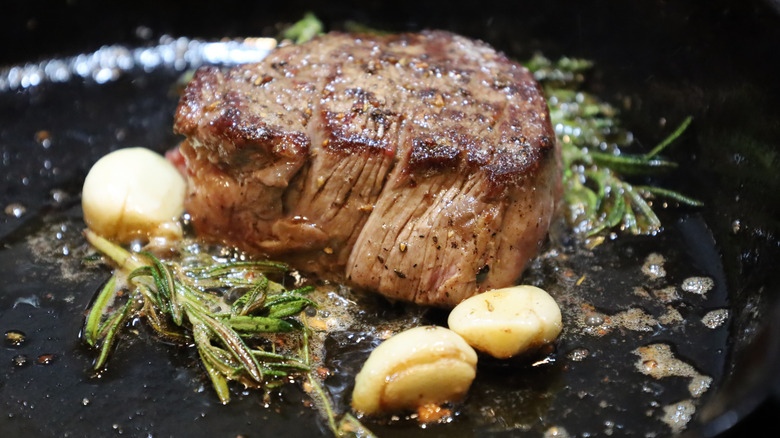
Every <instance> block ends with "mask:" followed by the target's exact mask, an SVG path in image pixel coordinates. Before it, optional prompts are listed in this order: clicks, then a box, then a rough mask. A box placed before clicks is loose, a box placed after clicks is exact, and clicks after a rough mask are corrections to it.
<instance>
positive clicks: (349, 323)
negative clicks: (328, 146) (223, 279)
mask: <svg viewBox="0 0 780 438" xmlns="http://www.w3.org/2000/svg"><path fill="white" fill-rule="evenodd" d="M71 227H72V225H71V224H69V223H68V221H67V220H65V221H62V222H58V221H54V222H52V223H50V224H48V225H45V226H43V227H42V228H41V230H40V232H39V233H37V234H35V235H33V236H32V237H31V238H30V239H28V245H30V247H32V248H35V252H36V254H37V258H38V261H39V262H45V261H47V260H49V261H57V265H58V266H59V267H60V271H61V275H62V278H63V279H66V280H67V281H70V282H76V281H79V280H82V279H83V278H81V277H80V276H79V275H77V271H78V270H77V269H74V266H73V263H74V262H75V260H74V258H75V257H68V256H63V255H62V251H61V247H62V246H63V245H69V246H70V247H72V248H77V249H79V250H78V251H76V253H78V254H79V257H82V258H83V257H84V256H85V255H86V254H88V252H87V251H85V250H86V248H84V247H83V243H80V239H81V237H80V233H77V232H70V231H68V232H65V233H64V234H63V231H62V230H71ZM562 229H563V228H562V227H557V228H554V230H553V234H552V237H551V239H550V243H549V245H548V247H546V248H545V250H544V251H543V252H542V253H541V254H540V255H539V257H537V258H536V259H535V260H534V261H533V262H532V263H531V264H530V266H529V268H528V269H527V271H526V272H525V274H524V275H523V277H522V279H521V281H520V283H523V284H532V285H535V286H538V287H541V288H543V289H545V290H547V291H548V292H549V293H550V294H551V295H552V296H553V297H554V298H555V300H556V302H557V303H558V304H559V306H560V307H561V310H562V313H563V322H564V329H563V332H562V334H561V336H560V338H559V340H558V342H557V344H556V345H555V346H554V347H551V348H547V349H542V350H540V351H538V352H536V353H535V354H531V355H527V356H523V357H519V358H514V359H510V360H497V359H492V358H489V357H486V356H484V355H481V356H480V361H479V365H478V373H477V378H476V380H475V382H474V384H473V385H472V388H471V389H470V391H469V394H468V396H467V398H466V400H465V401H464V402H462V403H458V404H454V405H452V406H447V407H448V408H449V409H451V412H452V414H451V415H450V416H447V417H445V418H444V419H442V420H440V422H439V423H437V424H428V425H424V424H423V425H421V424H420V423H419V421H418V419H417V418H416V414H414V413H398V414H397V415H393V416H387V417H382V418H363V419H362V421H363V422H364V423H365V424H366V425H367V426H368V427H369V428H370V429H372V430H374V431H375V432H377V433H378V434H379V435H381V436H384V435H387V434H389V435H393V434H396V433H398V432H400V431H403V433H404V434H412V435H416V434H419V435H420V436H443V435H451V434H452V433H451V431H452V429H451V428H452V427H457V428H458V432H457V433H455V435H458V436H468V435H471V434H472V433H476V432H477V431H488V432H491V431H492V432H496V433H498V432H500V431H507V430H510V431H514V432H518V433H520V432H528V433H529V434H532V435H534V434H541V433H546V434H548V435H550V434H553V433H569V434H578V433H579V432H580V431H582V430H588V431H590V432H592V433H595V432H609V433H613V432H614V433H617V432H616V431H620V433H621V434H622V433H626V434H630V433H642V432H646V431H647V430H650V431H658V433H660V434H661V435H664V434H667V433H671V432H675V431H681V430H684V429H685V427H686V424H687V422H688V421H689V420H690V419H691V418H692V417H693V416H695V411H696V408H697V407H698V406H700V405H701V404H702V403H703V402H704V401H705V400H706V399H707V398H708V396H709V393H710V388H711V387H713V386H717V384H718V382H719V380H720V378H721V372H722V371H721V370H722V369H723V366H724V361H725V354H726V351H725V340H726V336H727V326H728V324H727V321H728V314H729V313H728V310H729V309H728V306H727V301H726V294H725V284H724V281H723V276H722V272H721V268H720V266H719V265H717V264H715V265H712V264H708V263H706V261H707V260H717V258H713V257H712V256H713V254H714V253H715V252H716V250H715V248H714V246H713V245H712V243H711V241H709V242H710V243H708V241H707V239H706V237H707V236H708V232H707V229H706V226H705V224H704V223H703V222H702V221H701V220H700V219H698V218H697V217H695V216H693V217H684V218H681V219H678V220H677V221H676V222H674V221H673V220H672V221H671V223H670V225H668V226H667V228H666V229H665V230H664V231H663V232H662V233H660V234H658V235H657V236H653V237H631V236H621V237H618V238H616V239H614V240H610V239H607V240H606V241H605V242H604V243H602V244H601V245H598V246H596V247H595V248H593V249H586V248H585V247H584V246H582V245H581V244H579V243H577V241H576V239H574V238H573V237H572V236H571V235H567V234H566V232H565V231H561V230H562ZM52 236H54V238H51V237H52ZM695 236H699V237H702V236H703V237H705V238H704V239H701V238H699V239H698V240H697V241H696V242H691V241H690V239H692V238H694V237H695ZM58 237H62V238H58ZM46 242H48V244H47V243H46ZM693 249H695V250H696V251H697V252H694V250H693ZM190 250H192V248H190ZM702 250H703V251H705V253H704V254H702V253H700V251H702ZM212 252H213V253H214V255H217V256H219V255H221V256H224V255H225V254H227V253H226V252H225V251H224V250H212ZM228 253H229V252H228ZM232 255H235V254H232ZM76 264H77V265H78V264H80V261H79V262H78V263H76ZM82 273H84V274H82V275H91V276H97V275H99V271H96V270H92V269H90V270H87V271H84V270H83V265H82ZM285 281H287V283H288V284H287V285H288V287H293V286H298V285H300V284H302V283H305V282H307V281H308V282H310V283H314V284H316V286H317V287H316V289H315V291H314V292H312V294H311V296H310V297H311V298H312V299H313V300H314V301H315V302H317V303H318V308H317V309H309V310H308V311H307V312H306V313H305V318H306V322H307V324H308V325H309V326H310V327H311V328H312V333H313V334H312V336H311V338H310V347H311V351H312V365H313V369H314V370H315V376H317V377H318V378H320V379H321V380H322V382H323V383H324V385H325V387H326V388H327V390H328V391H329V393H330V395H331V397H332V403H333V407H334V408H335V410H336V411H337V412H348V411H349V409H350V405H349V404H350V399H351V391H352V388H353V385H354V377H355V375H356V374H357V372H358V371H359V370H360V368H361V366H362V364H363V362H364V361H365V360H366V358H367V357H368V355H369V354H370V352H371V351H372V350H373V349H374V348H375V347H376V346H377V345H379V343H381V342H382V341H383V340H385V339H387V338H388V337H390V336H392V335H393V334H395V333H398V332H400V331H402V330H405V329H407V328H411V327H415V326H418V325H422V324H440V325H443V324H445V321H446V312H444V311H441V310H438V309H436V310H433V309H426V308H423V307H420V306H415V305H411V304H404V303H391V302H389V301H387V300H385V299H384V298H382V297H379V296H376V295H374V294H368V293H362V292H358V291H354V290H351V289H349V288H347V287H345V286H343V285H339V284H335V283H331V282H327V281H317V280H314V279H302V278H301V277H289V278H288V279H286V280H285ZM63 298H64V299H67V300H72V299H73V297H63ZM73 335H74V336H75V333H74V334H73ZM185 363H186V362H185ZM200 372H201V370H200V369H198V368H197V367H194V368H193V369H192V370H190V373H194V374H198V373H200ZM234 389H235V388H234ZM304 389H305V388H304ZM283 392H284V391H283ZM201 396H203V397H204V398H205V399H204V401H207V400H209V399H210V397H209V396H207V395H205V394H201ZM288 397H290V396H289V395H288ZM292 397H295V396H292ZM309 403H311V402H309ZM315 405H316V403H315ZM681 409H682V411H681ZM683 414H684V415H683ZM593 415H598V416H599V418H603V419H604V422H603V429H602V430H600V431H595V430H592V424H593V422H592V416H593ZM448 424H457V425H459V426H448ZM638 425H641V426H638ZM562 431H563V432H562ZM610 431H611V432H610ZM552 436H555V435H552ZM558 436H560V435H558Z"/></svg>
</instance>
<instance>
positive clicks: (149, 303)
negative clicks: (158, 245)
mask: <svg viewBox="0 0 780 438" xmlns="http://www.w3.org/2000/svg"><path fill="white" fill-rule="evenodd" d="M85 236H86V238H87V240H88V241H89V242H90V243H91V244H92V245H93V246H94V247H95V248H97V249H98V250H99V251H100V252H102V253H103V254H105V255H106V256H108V257H109V258H110V259H111V260H113V261H114V263H116V264H117V266H118V269H117V270H116V272H115V274H114V275H113V276H112V277H111V278H110V279H109V281H108V282H107V283H106V285H105V286H104V287H103V288H102V289H101V290H100V292H99V293H98V295H97V297H96V298H95V300H94V302H93V304H92V307H91V309H90V311H89V313H88V315H87V318H86V322H85V326H84V330H83V338H84V340H85V342H87V343H88V344H89V345H91V346H94V347H97V348H99V354H98V358H97V360H96V361H95V369H96V370H99V369H101V368H103V367H104V366H105V364H106V361H107V360H108V357H109V354H110V352H111V350H112V348H113V346H114V345H115V344H116V342H117V339H118V336H119V334H120V331H121V329H122V328H123V327H125V326H126V324H127V322H128V321H129V320H130V319H131V318H134V317H141V316H143V317H144V318H145V319H146V321H147V322H148V323H149V325H150V326H151V327H152V328H153V329H154V330H155V331H156V332H157V333H158V334H159V335H160V336H162V337H165V338H174V339H178V340H187V341H189V342H194V344H195V346H196V348H197V350H198V355H199V356H200V358H201V361H202V363H203V367H204V368H205V370H206V373H207V374H208V376H209V379H210V380H211V383H212V386H213V387H214V390H215V391H216V393H217V396H218V397H219V399H220V401H222V403H223V404H224V403H227V402H228V401H229V400H230V389H229V386H228V382H229V381H230V380H233V381H237V382H239V383H242V384H243V385H245V386H247V387H263V388H266V389H267V388H273V387H276V386H279V385H281V383H282V382H284V381H288V379H289V378H290V377H296V376H298V377H302V378H304V379H305V380H306V382H307V383H308V384H309V386H310V387H311V391H309V393H310V394H311V395H312V397H314V398H315V399H316V400H317V401H318V402H319V403H318V405H319V406H320V407H321V410H322V411H323V413H324V414H325V417H326V419H327V424H328V428H329V429H330V430H331V431H332V432H333V434H334V436H336V437H365V438H373V437H374V435H373V434H372V433H371V431H370V430H368V429H367V428H366V427H365V426H363V425H362V424H361V423H360V421H358V419H357V418H355V417H354V416H352V415H351V414H349V413H345V414H342V415H338V414H337V413H336V412H335V410H334V409H333V406H332V402H331V399H330V396H329V394H328V392H327V390H326V389H325V388H324V387H323V385H322V384H321V382H320V380H319V378H318V377H317V376H316V375H315V373H314V372H313V364H312V359H311V357H312V356H311V353H310V350H311V347H310V344H309V337H310V334H311V329H310V328H309V326H308V324H307V322H306V315H305V313H303V310H305V309H306V308H307V307H310V306H312V307H316V303H315V302H314V301H312V300H311V299H309V298H307V297H306V295H307V294H309V293H311V292H312V291H313V287H310V286H306V287H302V288H298V289H294V290H286V289H285V288H284V287H283V286H282V285H281V284H279V283H277V282H275V281H272V280H271V279H269V278H268V277H267V275H266V274H280V273H282V272H285V271H286V269H287V266H286V265H284V264H281V263H274V262H265V261H258V262H241V261H239V262H228V263H221V262H215V261H214V260H213V259H210V258H208V259H207V258H198V259H197V261H196V263H197V264H196V265H188V266H181V265H179V264H177V263H173V262H164V261H162V260H160V259H158V258H157V257H155V256H154V255H152V254H150V253H139V254H131V253H129V252H127V251H126V250H124V249H123V248H122V247H120V246H118V245H115V244H113V243H111V242H110V241H108V240H106V239H104V238H103V237H101V236H99V235H97V234H95V233H93V232H92V231H89V230H87V231H85ZM184 259H186V257H185V258H184ZM215 288H216V289H221V290H222V292H221V293H218V294H215V293H211V292H209V290H210V289H215ZM236 293H240V296H239V297H238V298H236V299H235V300H233V302H232V303H230V302H228V298H227V297H230V296H235V294H236ZM298 315H300V316H299V318H300V319H296V318H293V317H298ZM269 334H272V335H274V336H285V338H284V339H285V341H287V342H285V343H290V344H292V345H293V346H291V347H290V348H289V351H288V353H286V354H285V353H280V352H277V351H273V350H272V351H269V350H267V349H263V348H261V347H260V346H259V345H256V343H254V342H253V341H255V340H256V339H257V338H261V339H262V338H263V336H265V335H269ZM290 341H292V342H290ZM296 343H297V347H295V345H296ZM272 344H273V343H272Z"/></svg>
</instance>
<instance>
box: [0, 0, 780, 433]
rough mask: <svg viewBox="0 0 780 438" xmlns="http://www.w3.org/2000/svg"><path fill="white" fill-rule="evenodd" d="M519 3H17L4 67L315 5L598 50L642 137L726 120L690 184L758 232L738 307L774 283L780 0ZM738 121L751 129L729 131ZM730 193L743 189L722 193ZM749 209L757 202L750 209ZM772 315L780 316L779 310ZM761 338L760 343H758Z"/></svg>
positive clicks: (267, 19) (743, 341) (752, 333)
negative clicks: (671, 121)
mask: <svg viewBox="0 0 780 438" xmlns="http://www.w3.org/2000/svg"><path fill="white" fill-rule="evenodd" d="M506 3H509V2H489V1H487V2H486V1H480V2H468V3H464V4H457V3H452V2H428V3H423V2H420V1H417V2H409V1H396V2H392V5H391V6H389V5H388V4H387V3H385V2H379V1H371V0H369V1H362V2H355V3H349V2H327V3H326V2H259V1H255V2H243V1H235V0H221V1H218V2H214V1H208V2H207V1H188V2H166V1H133V2H123V3H121V8H118V7H117V4H116V3H113V2H105V1H103V2H98V1H77V0H72V1H50V2H43V1H5V2H3V5H2V8H3V10H2V11H0V67H2V66H10V65H15V64H23V63H26V62H34V61H36V60H41V59H46V58H51V57H59V56H70V55H75V54H78V53H86V52H91V51H94V50H96V49H98V48H99V47H100V46H102V45H106V44H125V45H128V46H139V45H145V44H153V43H154V42H156V41H157V39H158V38H159V37H160V36H161V35H163V34H167V35H171V36H187V37H198V38H204V39H220V38H223V37H241V36H255V35H265V36H276V35H277V34H278V32H279V30H280V28H279V26H278V25H276V24H274V23H285V22H293V21H296V20H298V19H299V18H300V17H301V16H302V15H303V12H304V11H308V10H311V11H313V12H315V13H316V15H317V16H318V17H320V18H321V19H322V20H323V21H324V22H325V23H326V24H327V25H328V26H329V27H330V28H338V27H340V26H342V25H343V24H344V21H345V20H346V19H350V20H354V21H357V22H361V23H364V24H368V25H371V26H375V27H378V28H383V29H389V30H395V31H403V30H417V29H420V28H444V29H450V30H454V31H457V32H460V33H463V34H466V35H468V36H472V37H477V38H482V39H485V40H487V41H488V42H490V43H491V44H493V45H495V46H497V47H499V48H500V49H502V50H505V51H507V52H508V53H510V54H511V55H514V56H527V55H529V54H531V53H533V52H534V51H537V50H540V51H543V52H544V53H545V54H546V55H547V56H549V57H551V58H555V57H557V56H561V55H569V56H577V57H585V58H589V59H592V60H594V61H595V62H596V64H597V65H599V66H602V68H600V70H599V72H600V76H599V77H598V78H597V81H595V83H594V87H595V88H596V91H598V87H599V86H600V85H599V84H610V86H609V88H610V90H612V89H617V90H620V91H618V92H612V91H610V93H613V94H608V95H606V96H604V97H605V98H608V99H610V98H611V99H615V100H617V99H619V98H620V97H623V96H626V95H628V96H632V95H633V94H632V93H637V94H648V90H650V91H651V93H650V94H653V95H655V96H656V97H655V98H646V99H644V100H640V101H639V104H641V105H643V106H644V107H643V108H641V109H639V110H636V111H633V112H631V113H628V114H627V122H628V124H629V125H630V126H631V127H632V128H634V130H635V131H636V134H637V137H638V138H642V137H643V135H642V134H643V129H648V128H644V127H647V126H652V124H651V123H648V122H647V120H648V119H649V118H652V117H655V116H656V114H658V113H659V112H660V110H659V108H660V107H662V106H663V105H669V102H674V103H675V106H674V108H669V107H668V106H667V107H665V108H664V112H663V113H664V114H666V115H667V116H668V117H669V118H672V117H675V116H676V118H677V119H679V118H682V117H684V116H685V115H687V114H694V115H695V117H696V119H698V120H703V121H706V122H707V124H708V125H712V126H717V127H718V128H719V129H705V128H704V127H701V128H700V129H699V131H698V138H699V141H698V145H699V146H698V147H699V149H697V150H694V151H691V152H689V153H687V154H686V155H683V156H680V157H677V158H678V159H679V160H680V161H681V162H682V163H683V164H685V163H686V160H687V161H690V162H692V161H694V160H697V161H698V162H699V163H703V165H701V164H700V167H704V168H705V169H706V171H704V172H702V173H701V174H700V175H697V176H694V177H691V178H690V179H689V180H688V181H687V182H686V184H687V186H686V192H687V193H691V194H693V195H698V196H699V197H701V198H704V199H705V200H708V201H710V202H715V203H717V205H718V208H717V209H713V210H712V211H709V212H708V213H707V214H708V215H709V217H708V223H709V224H710V225H711V227H712V228H713V231H714V233H715V235H720V236H727V235H729V233H728V232H727V231H726V230H727V229H729V228H730V227H731V224H732V223H733V219H734V218H735V217H743V219H744V220H743V223H744V226H746V227H748V228H749V229H750V230H752V232H751V233H750V235H749V237H747V238H745V239H744V240H740V239H738V238H733V239H732V238H726V240H728V242H725V243H722V245H723V254H722V256H723V257H724V259H727V260H734V264H733V268H732V269H731V271H729V272H728V274H729V275H730V280H731V285H732V289H733V291H734V302H735V303H736V304H737V305H739V303H740V300H742V299H743V297H742V295H743V292H744V293H747V291H749V290H751V289H757V288H762V289H763V286H765V285H769V284H770V282H771V280H772V277H773V274H774V270H773V269H771V268H769V267H768V265H770V264H774V263H773V262H776V261H777V260H780V258H778V247H777V236H778V233H780V227H778V221H777V219H778V217H779V216H780V215H779V214H778V209H780V200H779V199H778V193H780V179H778V178H780V177H778V175H780V172H777V170H778V169H780V162H778V159H777V158H776V155H777V151H778V146H777V144H778V142H780V126H779V125H780V111H778V102H779V101H780V100H778V99H779V98H780V81H778V77H780V73H778V72H780V13H779V12H778V10H779V9H780V8H778V7H777V6H776V3H773V2H768V1H767V2H760V1H713V2H698V1H659V0H655V1H653V0H650V1H629V2H624V1H604V2H594V1H557V2H538V1H537V2H527V1H514V2H511V5H509V4H506ZM613 84H618V85H617V86H613ZM669 84H672V85H669ZM703 125H704V123H702V124H701V125H700V126H703ZM727 132H737V133H739V134H740V135H741V137H740V136H739V135H734V136H732V137H729V136H727V135H726V134H724V133H727ZM746 139H747V140H746ZM745 144H749V147H745V146H744V145H745ZM737 150H739V154H740V158H739V159H737V158H735V154H736V153H737V152H736V151H737ZM712 185H717V186H720V187H727V189H726V190H725V191H726V192H727V193H718V194H712V193H710V192H709V191H708V188H709V187H710V186H712ZM723 199H731V200H735V199H736V200H737V201H735V202H729V203H722V202H721V201H722V200H723ZM748 208H749V209H750V214H749V215H745V214H744V212H745V209H748ZM3 220H7V219H6V218H4V219H3ZM729 239H730V240H729ZM776 290H777V288H776V287H775V288H774V289H772V288H771V287H769V288H768V289H767V290H766V291H765V292H763V293H764V295H766V296H765V297H764V298H763V299H762V303H764V304H766V305H767V308H768V309H769V308H770V307H771V306H770V305H771V304H773V303H774V301H775V295H776V294H775V291H776ZM759 316H761V317H763V318H764V319H766V320H774V321H777V319H778V318H772V317H771V312H769V310H767V311H766V312H764V313H763V314H760V315H759ZM775 324H776V322H775ZM733 333H735V337H736V338H735V340H734V347H735V355H736V356H739V355H744V356H746V357H747V356H750V357H754V356H756V355H757V356H756V357H759V359H756V361H764V362H766V361H772V360H776V353H775V352H772V351H767V349H768V348H769V349H771V348H772V346H776V345H778V341H777V337H778V328H777V327H774V326H770V327H769V328H767V329H765V331H763V332H762V331H761V328H760V327H757V326H756V324H751V321H749V317H748V316H742V317H740V315H737V318H735V322H734V327H733ZM755 339H759V340H761V342H759V343H758V344H756V343H755V342H750V341H754V340H755ZM751 355H752V356H751ZM735 362H739V361H735ZM750 366H751V365H750V364H741V365H740V364H739V363H738V364H737V365H736V366H735V369H736V370H738V371H739V370H743V368H740V367H748V368H745V369H751V370H752V368H749V367H750ZM771 366H773V365H770V366H769V367H768V368H767V367H763V368H760V373H759V374H760V375H759V376H758V378H762V379H763V384H760V385H758V386H759V388H752V387H751V388H745V387H741V388H736V389H735V388H731V389H729V390H728V391H726V396H728V397H727V398H728V401H724V402H723V403H724V406H726V405H728V406H727V407H724V408H723V409H724V410H728V409H731V410H732V411H733V412H735V415H736V416H737V417H744V416H746V418H744V420H743V421H741V422H740V423H739V424H738V425H737V426H736V427H735V428H733V429H732V430H731V431H729V432H727V433H726V436H734V437H736V436H745V435H747V434H748V433H759V432H760V433H761V435H766V432H767V431H775V432H776V431H778V430H780V427H778V426H777V425H776V420H777V416H778V415H780V386H779V385H778V379H777V378H774V379H770V376H772V375H773V373H772V372H771V370H775V373H774V375H777V373H776V368H771ZM767 370H769V371H767ZM735 374H736V373H735ZM740 385H741V383H739V382H737V383H735V384H734V385H732V386H735V387H739V386H740ZM743 386H744V385H743ZM724 397H725V396H724ZM754 408H755V409H754ZM749 412H752V413H749ZM726 423H728V422H726ZM726 423H724V424H726ZM704 430H705V431H706V430H707V429H706V428H705V429H704ZM713 430H714V429H713Z"/></svg>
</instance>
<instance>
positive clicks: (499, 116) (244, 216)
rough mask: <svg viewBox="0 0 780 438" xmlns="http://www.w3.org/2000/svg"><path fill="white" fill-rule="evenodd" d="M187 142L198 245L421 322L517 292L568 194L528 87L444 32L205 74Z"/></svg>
mask: <svg viewBox="0 0 780 438" xmlns="http://www.w3.org/2000/svg"><path fill="white" fill-rule="evenodd" d="M174 128H175V130H176V132H178V133H181V134H183V135H185V136H186V137H187V138H186V140H185V141H184V142H183V143H182V144H181V146H180V153H181V155H182V156H183V157H184V160H185V162H186V173H187V177H188V180H189V195H188V199H187V210H188V211H189V213H190V215H191V217H192V222H193V224H194V226H195V229H196V231H197V232H198V233H199V235H201V236H203V237H204V238H207V239H210V240H214V241H219V242H223V243H227V244H230V245H236V246H238V247H240V248H242V249H245V250H247V251H250V252H254V253H258V254H263V255H268V256H271V257H274V258H280V259H284V260H287V261H290V262H291V263H293V264H294V265H295V266H296V267H298V268H299V269H301V270H304V271H310V272H315V273H319V274H321V275H323V276H326V277H330V278H335V279H338V280H341V281H346V282H348V283H350V284H352V285H355V286H357V287H360V288H365V289H369V290H374V291H378V292H380V293H382V294H384V295H386V296H388V297H390V298H395V299H401V300H407V301H414V302H417V303H420V304H425V305H436V306H445V307H449V306H453V305H455V304H457V303H458V302H460V301H462V300H463V299H465V298H467V297H469V296H471V295H473V294H475V293H478V292H480V291H484V290H488V289H493V288H497V287H504V286H508V285H511V284H512V283H513V282H515V281H516V280H517V278H518V277H519V276H520V274H521V272H522V270H523V267H524V265H525V263H526V262H527V261H528V259H529V258H531V257H533V256H534V255H535V254H536V253H537V252H538V249H539V247H540V245H541V243H542V242H543V240H544V238H545V236H546V233H547V229H548V227H549V223H550V220H551V216H552V214H553V210H554V208H555V203H556V198H557V196H558V192H559V184H560V164H559V162H560V157H559V151H558V149H557V145H556V144H555V137H554V134H553V131H552V128H551V126H550V122H549V115H548V111H547V106H546V103H545V101H544V98H543V96H542V94H541V92H540V89H539V87H538V85H537V84H536V83H535V82H534V80H533V78H532V76H531V74H530V73H529V72H528V71H527V70H526V69H525V68H524V67H522V66H520V65H519V64H517V63H514V62H512V61H510V60H508V59H507V58H506V57H505V56H504V55H503V54H500V53H497V52H496V51H495V50H494V49H492V48H491V47H490V46H488V45H486V44H484V43H481V42H478V41H473V40H470V39H467V38H464V37H461V36H457V35H454V34H451V33H447V32H441V31H431V32H423V33H420V34H403V35H393V36H383V37H378V36H368V35H351V34H339V33H331V34H328V35H325V36H322V37H318V38H315V39H314V40H312V41H310V42H307V43H304V44H301V45H287V46H282V47H280V48H278V49H277V50H276V51H275V52H273V53H272V54H270V55H269V56H268V57H267V58H266V59H265V60H264V61H262V62H260V63H257V64H248V65H242V66H238V67H234V68H232V69H230V70H227V71H222V70H220V69H217V68H214V67H204V68H201V69H199V70H198V71H197V73H196V74H195V76H194V78H193V80H192V81H191V82H190V84H189V85H188V87H187V89H186V91H185V93H184V95H183V97H182V99H181V102H180V104H179V108H178V110H177V113H176V117H175V125H174Z"/></svg>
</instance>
